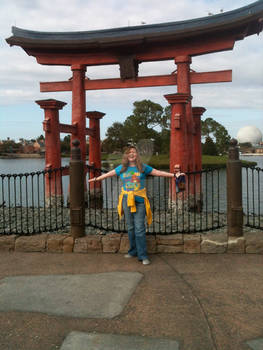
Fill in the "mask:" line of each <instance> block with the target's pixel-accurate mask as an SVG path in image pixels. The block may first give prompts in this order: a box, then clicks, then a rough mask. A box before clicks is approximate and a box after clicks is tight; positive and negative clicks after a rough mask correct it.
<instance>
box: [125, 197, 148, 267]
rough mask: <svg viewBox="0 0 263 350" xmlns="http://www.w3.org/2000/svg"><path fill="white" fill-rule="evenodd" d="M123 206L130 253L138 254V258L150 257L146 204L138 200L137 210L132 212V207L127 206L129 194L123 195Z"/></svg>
mask: <svg viewBox="0 0 263 350" xmlns="http://www.w3.org/2000/svg"><path fill="white" fill-rule="evenodd" d="M122 207H123V211H124V215H125V220H126V223H127V226H128V237H129V241H130V249H129V251H128V254H130V255H132V256H138V260H144V259H148V256H147V248H146V236H145V234H146V230H145V216H146V209H145V204H144V202H142V203H139V202H136V212H135V213H131V211H130V208H128V207H127V196H123V201H122Z"/></svg>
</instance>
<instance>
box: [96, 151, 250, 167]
mask: <svg viewBox="0 0 263 350" xmlns="http://www.w3.org/2000/svg"><path fill="white" fill-rule="evenodd" d="M102 159H103V167H105V168H115V167H116V166H118V165H119V164H121V160H122V154H109V155H106V154H103V156H102ZM142 161H143V162H144V163H146V164H148V165H150V166H152V167H153V168H155V169H166V170H167V169H169V156H168V155H167V154H159V155H158V156H151V157H150V158H149V157H142ZM226 162H227V156H226V155H225V156H207V155H203V156H202V166H203V169H208V168H225V167H226ZM242 165H243V166H249V167H251V166H256V165H257V163H256V162H249V161H245V160H242Z"/></svg>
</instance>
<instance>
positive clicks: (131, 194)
mask: <svg viewBox="0 0 263 350" xmlns="http://www.w3.org/2000/svg"><path fill="white" fill-rule="evenodd" d="M125 194H127V206H128V207H130V208H131V213H135V212H136V205H135V196H139V197H143V198H144V204H145V209H146V216H147V223H148V225H151V223H152V211H151V207H150V202H149V199H148V197H147V194H146V188H143V189H142V190H139V191H125V190H124V189H123V187H122V189H121V194H120V196H119V202H118V214H119V217H120V218H121V217H122V215H123V210H122V200H123V196H124V195H125Z"/></svg>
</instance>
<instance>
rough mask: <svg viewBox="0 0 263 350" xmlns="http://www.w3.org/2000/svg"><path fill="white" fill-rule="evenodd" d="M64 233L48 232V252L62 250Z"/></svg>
mask: <svg viewBox="0 0 263 350" xmlns="http://www.w3.org/2000/svg"><path fill="white" fill-rule="evenodd" d="M65 237H66V236H65V235H60V234H50V235H48V237H47V252H49V253H62V252H63V242H64V239H65Z"/></svg>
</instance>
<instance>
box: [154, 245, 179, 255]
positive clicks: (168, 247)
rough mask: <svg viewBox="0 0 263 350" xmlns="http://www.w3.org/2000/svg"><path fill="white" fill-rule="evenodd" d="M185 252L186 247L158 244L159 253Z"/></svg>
mask: <svg viewBox="0 0 263 350" xmlns="http://www.w3.org/2000/svg"><path fill="white" fill-rule="evenodd" d="M183 252H184V245H183V244H181V245H179V244H178V245H163V244H158V245H157V253H168V254H175V253H183Z"/></svg>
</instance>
